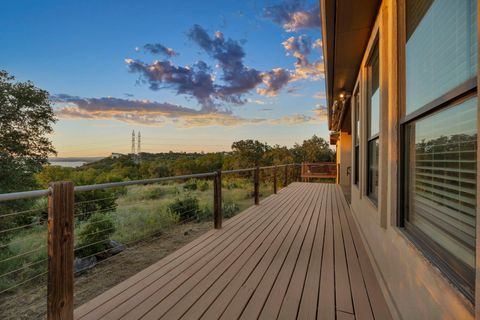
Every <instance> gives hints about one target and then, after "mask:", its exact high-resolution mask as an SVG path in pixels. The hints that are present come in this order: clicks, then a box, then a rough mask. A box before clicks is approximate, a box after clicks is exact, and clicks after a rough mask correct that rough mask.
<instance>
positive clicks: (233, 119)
mask: <svg viewBox="0 0 480 320" xmlns="http://www.w3.org/2000/svg"><path fill="white" fill-rule="evenodd" d="M52 101H53V102H54V104H55V113H56V115H57V116H58V117H59V118H60V119H88V120H115V121H120V122H125V123H130V124H137V125H145V126H164V125H167V124H173V125H175V126H178V127H183V128H193V127H208V126H224V127H236V126H243V125H257V124H267V125H300V124H306V123H319V122H320V121H323V120H324V119H323V116H322V117H319V116H318V114H320V113H318V114H317V115H316V116H309V115H304V114H293V115H287V116H283V117H280V118H275V119H266V118H243V117H240V116H238V115H235V114H232V113H231V112H228V111H206V110H197V109H193V108H187V107H182V106H178V105H174V104H170V103H161V102H155V101H149V100H129V99H120V98H113V97H103V98H81V97H75V96H69V95H65V94H62V95H56V96H53V97H52ZM322 108H324V109H325V110H326V108H325V107H322ZM317 109H318V110H319V111H318V112H320V109H321V108H320V107H318V108H317ZM317 109H314V111H315V112H316V113H317V111H316V110H317ZM262 110H263V111H270V110H272V109H262Z"/></svg>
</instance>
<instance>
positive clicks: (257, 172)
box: [253, 166, 260, 205]
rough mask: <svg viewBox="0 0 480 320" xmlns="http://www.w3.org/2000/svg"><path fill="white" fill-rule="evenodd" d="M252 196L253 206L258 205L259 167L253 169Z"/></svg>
mask: <svg viewBox="0 0 480 320" xmlns="http://www.w3.org/2000/svg"><path fill="white" fill-rule="evenodd" d="M253 187H254V196H255V204H256V205H258V204H259V203H260V195H259V193H260V167H258V166H257V167H255V174H254V182H253Z"/></svg>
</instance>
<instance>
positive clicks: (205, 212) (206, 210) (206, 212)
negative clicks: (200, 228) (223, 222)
mask: <svg viewBox="0 0 480 320" xmlns="http://www.w3.org/2000/svg"><path fill="white" fill-rule="evenodd" d="M197 220H198V221H208V220H212V221H213V212H212V209H211V208H210V207H208V206H205V207H203V208H202V210H200V212H198V213H197Z"/></svg>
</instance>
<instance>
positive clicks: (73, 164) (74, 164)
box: [50, 161, 86, 168]
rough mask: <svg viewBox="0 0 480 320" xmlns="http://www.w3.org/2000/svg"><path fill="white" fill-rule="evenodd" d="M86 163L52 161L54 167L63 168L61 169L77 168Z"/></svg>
mask: <svg viewBox="0 0 480 320" xmlns="http://www.w3.org/2000/svg"><path fill="white" fill-rule="evenodd" d="M85 163H86V162H85V161H50V164H51V165H52V166H61V167H69V168H76V167H80V166H83V165H84V164H85Z"/></svg>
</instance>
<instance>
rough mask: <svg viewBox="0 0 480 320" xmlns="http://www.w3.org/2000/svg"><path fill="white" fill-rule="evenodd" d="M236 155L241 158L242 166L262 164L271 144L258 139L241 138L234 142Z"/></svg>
mask: <svg viewBox="0 0 480 320" xmlns="http://www.w3.org/2000/svg"><path fill="white" fill-rule="evenodd" d="M232 150H233V154H234V156H236V157H237V159H238V160H239V164H240V166H241V167H251V166H259V165H262V160H263V157H264V155H265V153H266V152H267V151H269V150H270V146H269V145H268V144H266V143H262V142H260V141H258V140H240V141H236V142H234V143H233V144H232Z"/></svg>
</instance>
